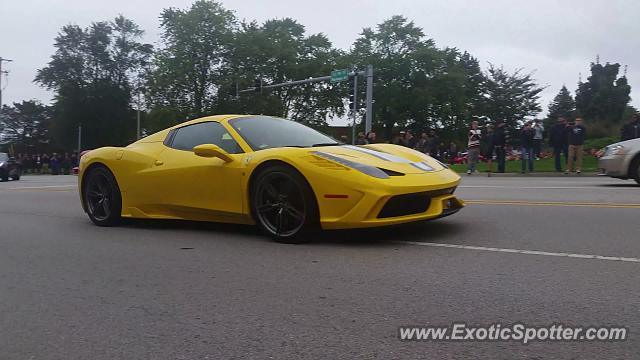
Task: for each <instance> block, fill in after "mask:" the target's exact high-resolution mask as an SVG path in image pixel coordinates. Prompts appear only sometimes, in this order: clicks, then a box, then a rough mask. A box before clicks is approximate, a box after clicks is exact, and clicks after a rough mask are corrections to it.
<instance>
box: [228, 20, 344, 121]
mask: <svg viewBox="0 0 640 360" xmlns="http://www.w3.org/2000/svg"><path fill="white" fill-rule="evenodd" d="M341 60H342V53H341V52H340V51H338V50H336V49H334V48H333V46H332V44H331V42H330V41H329V39H328V38H327V37H326V36H325V35H323V34H311V35H308V36H307V35H306V32H305V28H304V26H303V25H301V24H299V23H298V22H296V21H295V20H293V19H289V18H285V19H274V20H268V21H266V22H265V23H264V24H262V25H258V24H257V23H255V22H253V23H245V24H243V25H242V29H241V30H240V31H239V32H237V33H236V38H235V46H234V50H233V51H232V54H231V61H230V66H229V69H228V73H229V74H232V76H228V77H227V79H228V87H229V88H233V87H234V86H236V84H237V86H238V87H240V88H241V89H242V88H246V87H251V86H253V85H254V81H255V79H261V81H262V83H263V85H268V84H274V83H282V82H287V81H293V80H300V79H306V78H310V77H318V76H323V75H327V74H329V73H330V72H331V70H333V69H336V68H338V67H344V64H343V63H341ZM231 93H234V91H226V92H225V91H223V92H222V94H219V98H220V99H221V100H222V101H221V102H220V103H219V105H220V106H219V108H218V110H219V111H224V110H226V109H229V108H231V109H233V112H238V113H263V114H270V115H276V116H282V117H287V118H290V119H293V120H295V121H299V122H302V123H306V124H308V125H312V126H315V127H318V126H320V127H321V126H324V125H326V118H327V116H328V115H329V114H330V113H334V114H339V115H341V114H342V113H343V112H344V105H343V100H342V99H343V96H346V88H345V87H344V85H342V84H329V83H310V84H302V85H294V86H286V87H279V88H273V89H263V91H262V92H261V93H259V94H256V93H245V94H242V95H241V96H239V97H238V98H236V97H235V96H226V97H225V95H229V94H231Z"/></svg>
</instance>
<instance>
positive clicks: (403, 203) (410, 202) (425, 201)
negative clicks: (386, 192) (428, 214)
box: [378, 192, 431, 218]
mask: <svg viewBox="0 0 640 360" xmlns="http://www.w3.org/2000/svg"><path fill="white" fill-rule="evenodd" d="M430 203H431V197H430V196H429V193H427V192H422V193H413V194H403V195H396V196H393V197H391V198H390V199H389V200H387V203H386V204H384V206H383V207H382V210H380V213H379V214H378V218H390V217H396V216H404V215H412V214H420V213H423V212H425V211H427V209H428V208H429V204H430Z"/></svg>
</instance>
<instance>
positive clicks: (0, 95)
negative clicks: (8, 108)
mask: <svg viewBox="0 0 640 360" xmlns="http://www.w3.org/2000/svg"><path fill="white" fill-rule="evenodd" d="M11 61H13V60H10V59H5V58H3V57H2V56H0V113H2V75H5V74H8V73H9V72H8V71H2V63H3V62H11Z"/></svg>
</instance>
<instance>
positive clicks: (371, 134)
mask: <svg viewBox="0 0 640 360" xmlns="http://www.w3.org/2000/svg"><path fill="white" fill-rule="evenodd" d="M367 141H368V142H369V144H375V143H376V133H375V132H374V131H373V130H372V131H369V133H368V134H367Z"/></svg>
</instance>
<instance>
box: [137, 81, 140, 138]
mask: <svg viewBox="0 0 640 360" xmlns="http://www.w3.org/2000/svg"><path fill="white" fill-rule="evenodd" d="M136 107H137V108H138V111H137V113H136V139H137V140H140V89H138V106H136Z"/></svg>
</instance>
